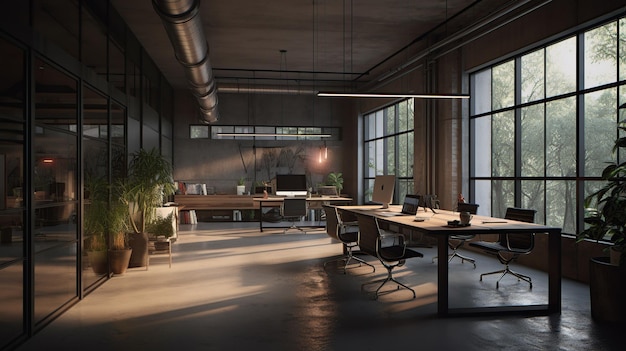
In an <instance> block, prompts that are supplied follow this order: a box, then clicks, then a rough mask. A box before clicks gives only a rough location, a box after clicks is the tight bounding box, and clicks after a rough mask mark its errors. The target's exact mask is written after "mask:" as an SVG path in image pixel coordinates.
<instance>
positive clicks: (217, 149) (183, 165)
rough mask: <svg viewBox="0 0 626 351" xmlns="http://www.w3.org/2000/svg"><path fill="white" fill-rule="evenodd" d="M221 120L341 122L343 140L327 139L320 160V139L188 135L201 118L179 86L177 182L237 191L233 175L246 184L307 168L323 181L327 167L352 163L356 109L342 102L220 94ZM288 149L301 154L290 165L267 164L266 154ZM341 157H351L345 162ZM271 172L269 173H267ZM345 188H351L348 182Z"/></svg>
mask: <svg viewBox="0 0 626 351" xmlns="http://www.w3.org/2000/svg"><path fill="white" fill-rule="evenodd" d="M218 99H219V112H220V120H219V121H218V122H217V123H215V125H216V126H219V125H261V126H262V125H266V126H320V127H322V126H323V127H339V128H341V129H342V133H344V136H343V138H342V140H341V141H327V142H326V146H327V147H328V150H329V151H328V155H329V157H328V159H327V160H325V161H324V162H322V163H319V162H318V155H319V150H320V147H322V145H323V142H321V141H319V140H316V141H256V142H253V141H252V140H212V139H193V140H192V139H190V138H189V126H190V125H193V124H196V125H198V124H202V123H201V122H200V121H199V116H198V112H197V109H196V105H195V101H194V99H193V98H192V97H191V95H190V94H189V93H188V92H185V91H179V92H177V94H176V97H175V105H176V109H175V115H174V178H175V180H178V181H185V182H198V183H206V184H207V185H209V186H212V187H214V188H215V191H216V192H217V193H221V194H235V191H236V190H235V186H236V183H237V180H238V179H239V178H241V177H244V178H245V179H246V187H247V189H250V188H251V187H253V186H254V183H255V181H267V180H270V178H271V177H273V176H274V175H275V174H276V173H277V172H279V173H289V172H293V173H306V174H307V175H308V176H309V177H308V180H309V182H310V185H311V186H312V187H315V186H316V185H317V184H319V183H321V182H324V181H325V177H326V176H327V174H328V173H329V172H346V171H348V174H347V175H348V176H349V177H350V178H349V179H355V176H354V175H351V174H349V169H352V168H354V166H355V164H354V161H352V156H351V155H354V154H355V153H356V151H355V149H353V146H350V147H347V148H346V147H345V145H347V144H349V145H352V144H354V143H353V140H354V139H353V138H354V135H355V133H354V131H352V129H354V128H353V125H354V124H353V121H354V117H353V116H354V113H352V112H351V110H350V105H349V104H347V103H346V102H345V101H343V102H342V101H341V100H334V101H333V100H332V99H328V98H327V99H321V98H317V97H314V96H313V95H286V94H285V95H270V94H250V95H249V94H231V93H229V94H219V95H218ZM286 149H290V150H291V151H292V153H294V154H297V155H299V156H301V158H299V159H298V161H297V162H295V166H294V168H293V169H292V170H289V169H288V168H286V167H285V166H284V165H282V166H281V165H279V166H278V167H272V169H268V168H267V167H265V164H264V163H263V155H264V154H271V153H274V154H278V153H280V152H281V151H285V150H286ZM345 160H349V161H348V162H349V163H348V164H351V165H350V166H349V167H346V164H345V162H344V161H345ZM268 171H269V174H270V175H269V176H268ZM344 186H345V189H344V192H348V193H350V192H352V191H355V190H353V189H355V188H354V185H353V184H351V183H350V181H346V182H345V183H344Z"/></svg>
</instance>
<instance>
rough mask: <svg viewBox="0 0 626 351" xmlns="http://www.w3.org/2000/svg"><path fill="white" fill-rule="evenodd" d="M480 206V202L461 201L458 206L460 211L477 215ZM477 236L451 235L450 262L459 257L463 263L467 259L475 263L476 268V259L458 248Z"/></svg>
mask: <svg viewBox="0 0 626 351" xmlns="http://www.w3.org/2000/svg"><path fill="white" fill-rule="evenodd" d="M478 206H479V205H478V204H470V203H466V202H459V203H458V204H457V207H456V208H457V211H458V212H459V213H461V212H469V213H470V214H473V215H475V214H476V212H477V211H478ZM475 236H476V235H474V234H458V235H450V238H449V240H448V246H449V247H450V249H452V253H451V254H449V255H448V262H450V261H452V259H453V258H455V257H458V258H460V259H461V263H465V261H467V262H470V263H471V264H473V265H474V268H476V260H475V259H473V258H471V257H467V256H463V255H461V254H460V253H459V252H458V250H459V249H460V248H461V246H463V244H465V242H466V241H468V240H471V239H473V238H474V237H475ZM436 259H437V256H435V257H433V259H432V262H433V263H434V262H435V260H436Z"/></svg>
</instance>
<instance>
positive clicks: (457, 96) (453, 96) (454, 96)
mask: <svg viewBox="0 0 626 351" xmlns="http://www.w3.org/2000/svg"><path fill="white" fill-rule="evenodd" d="M317 96H319V97H351V98H418V99H469V97H470V96H469V95H467V94H386V93H380V94H377V93H327V92H321V91H320V92H319V93H317Z"/></svg>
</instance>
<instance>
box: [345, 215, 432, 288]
mask: <svg viewBox="0 0 626 351" xmlns="http://www.w3.org/2000/svg"><path fill="white" fill-rule="evenodd" d="M357 221H358V223H359V248H360V249H361V251H363V252H365V253H367V254H369V255H371V256H374V257H376V258H378V260H379V261H380V263H382V265H383V266H384V267H385V268H386V269H387V277H386V278H385V279H381V280H376V281H373V282H369V283H365V284H363V285H362V286H361V289H363V287H364V286H365V285H367V284H373V283H378V282H382V283H381V284H380V286H378V288H377V289H376V293H375V299H377V298H378V295H379V291H380V289H381V288H382V287H383V285H385V284H386V283H387V282H389V281H393V282H395V283H396V284H398V287H397V288H396V290H399V289H400V287H403V288H406V289H408V290H410V291H411V292H412V293H413V298H415V290H413V289H411V288H409V287H408V286H406V285H404V284H402V283H400V282H399V281H397V280H396V279H395V278H394V277H393V275H392V271H393V269H394V268H396V267H400V266H403V265H404V263H405V262H406V259H408V258H413V257H424V255H423V254H421V253H420V252H417V251H413V250H411V249H408V248H407V247H406V244H405V242H404V236H403V235H398V239H399V240H398V243H395V241H394V244H392V245H389V246H383V245H382V238H381V233H380V227H379V225H378V219H377V218H375V217H373V216H367V215H357Z"/></svg>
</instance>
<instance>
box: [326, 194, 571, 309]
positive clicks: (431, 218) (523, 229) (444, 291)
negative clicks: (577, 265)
mask: <svg viewBox="0 0 626 351" xmlns="http://www.w3.org/2000/svg"><path fill="white" fill-rule="evenodd" d="M337 207H338V208H339V209H340V210H342V211H350V212H352V213H355V214H357V215H367V216H376V217H377V218H378V220H379V221H383V222H388V223H391V224H395V225H398V226H402V227H406V228H409V229H412V230H416V231H419V232H421V233H424V234H429V235H433V236H435V237H436V238H437V256H438V257H448V239H449V236H450V235H454V234H502V233H537V234H541V233H546V234H547V235H548V253H549V256H548V304H541V305H524V306H518V305H516V306H493V307H492V306H489V307H468V308H453V309H451V308H449V305H448V288H449V286H448V260H446V259H440V260H437V262H438V263H437V285H438V289H437V313H438V314H439V316H443V317H448V316H460V315H464V316H467V315H499V314H522V315H533V316H535V315H548V314H552V313H560V312H561V269H562V263H561V255H562V254H561V228H557V227H550V226H545V225H540V224H534V223H525V222H518V221H512V220H504V219H502V218H493V217H487V216H478V215H474V218H473V219H472V222H471V224H472V225H471V226H469V227H449V226H448V225H447V224H448V221H451V220H455V219H458V217H459V214H458V212H452V211H445V210H436V211H437V214H433V213H432V212H430V210H429V211H428V212H421V209H420V212H418V213H417V217H427V218H428V219H426V220H425V221H423V222H415V221H414V218H415V216H395V217H387V216H383V215H382V213H381V212H379V211H372V210H368V209H372V208H376V207H377V206H337ZM378 207H379V206H378ZM389 207H390V208H389V210H390V211H396V212H400V210H401V207H400V206H389Z"/></svg>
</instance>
